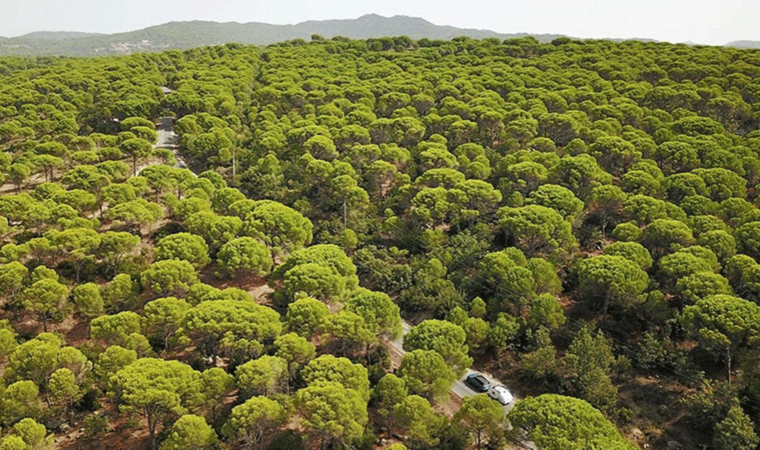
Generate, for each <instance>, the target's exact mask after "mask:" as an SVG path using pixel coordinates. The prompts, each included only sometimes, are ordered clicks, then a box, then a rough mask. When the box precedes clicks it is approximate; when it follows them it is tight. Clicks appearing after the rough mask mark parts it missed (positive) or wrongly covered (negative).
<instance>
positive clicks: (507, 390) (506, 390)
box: [493, 386, 509, 394]
mask: <svg viewBox="0 0 760 450" xmlns="http://www.w3.org/2000/svg"><path fill="white" fill-rule="evenodd" d="M493 390H494V391H498V392H506V393H507V394H509V389H507V388H505V387H504V386H496V387H494V388H493Z"/></svg>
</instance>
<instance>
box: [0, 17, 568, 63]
mask: <svg viewBox="0 0 760 450" xmlns="http://www.w3.org/2000/svg"><path fill="white" fill-rule="evenodd" d="M313 34H319V35H322V36H324V37H326V38H331V37H333V36H345V37H349V38H353V39H367V38H372V37H384V36H404V35H406V36H409V37H411V38H412V39H421V38H429V39H451V38H454V37H457V36H468V37H472V38H476V39H483V38H488V37H495V38H499V39H508V38H514V37H523V36H527V35H528V34H526V33H518V34H501V33H497V32H495V31H489V30H475V29H464V28H456V27H451V26H439V25H434V24H432V23H430V22H428V21H427V20H424V19H421V18H415V17H406V16H394V17H382V16H379V15H376V14H369V15H365V16H362V17H359V18H358V19H346V20H325V21H307V22H302V23H299V24H296V25H271V24H266V23H258V22H250V23H236V22H228V23H217V22H204V21H193V22H170V23H167V24H163V25H157V26H154V27H149V28H145V29H142V30H138V31H131V32H128V33H117V34H88V33H57V32H41V33H31V34H27V35H24V36H19V37H15V38H0V55H27V56H37V55H67V56H95V55H118V54H131V53H136V52H151V51H162V50H169V49H186V48H193V47H200V46H205V45H217V44H224V43H228V42H238V43H242V44H253V45H268V44H273V43H275V42H281V41H285V40H289V39H297V38H301V39H307V40H308V39H309V38H310V37H311V35H313ZM535 37H536V38H537V39H538V40H539V41H541V42H549V41H551V40H552V39H554V38H556V37H559V35H551V34H546V35H535Z"/></svg>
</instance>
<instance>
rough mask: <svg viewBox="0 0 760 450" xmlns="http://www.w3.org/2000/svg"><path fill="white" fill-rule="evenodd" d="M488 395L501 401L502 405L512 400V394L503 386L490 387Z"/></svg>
mask: <svg viewBox="0 0 760 450" xmlns="http://www.w3.org/2000/svg"><path fill="white" fill-rule="evenodd" d="M488 396H489V397H491V398H492V399H494V400H496V401H497V402H499V403H501V404H502V405H508V404H510V403H512V400H514V398H513V397H512V394H511V393H510V392H509V390H508V389H507V388H505V387H504V386H496V387H494V388H492V389H491V390H490V391H488Z"/></svg>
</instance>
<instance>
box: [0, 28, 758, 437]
mask: <svg viewBox="0 0 760 450" xmlns="http://www.w3.org/2000/svg"><path fill="white" fill-rule="evenodd" d="M0 74H2V80H0V149H1V150H2V151H1V152H0V174H2V175H1V177H0V181H2V182H3V184H2V187H1V188H0V189H1V191H0V192H1V194H0V239H2V243H1V245H2V247H0V305H2V314H1V315H0V374H1V377H0V426H2V436H0V449H42V448H50V446H51V445H62V444H61V443H62V442H65V441H66V440H67V439H70V438H72V436H75V435H76V436H77V437H76V438H74V439H76V446H77V448H96V447H97V446H98V445H100V444H101V443H103V442H112V441H113V442H123V443H126V444H124V445H130V446H134V447H135V448H137V447H139V446H141V445H145V446H150V448H151V449H161V450H164V449H186V448H194V449H198V450H201V449H208V450H210V449H218V448H230V449H233V448H235V449H237V448H241V449H242V448H245V449H254V448H255V449H260V448H267V449H281V448H287V449H290V450H297V449H311V448H320V449H321V450H326V449H341V448H357V449H372V448H392V449H394V450H397V449H402V448H408V449H433V448H440V449H462V450H464V449H469V448H478V449H481V448H492V449H497V448H504V447H505V446H506V445H507V444H508V443H509V442H510V441H518V442H527V441H530V442H532V443H534V444H535V445H536V447H537V448H538V449H541V450H550V449H566V448H605V449H606V448H620V449H632V448H636V447H637V446H638V447H641V448H648V447H649V446H651V447H652V448H673V446H676V447H677V446H678V445H682V446H683V447H684V448H696V447H697V446H698V445H704V446H707V447H709V448H711V449H715V450H729V449H732V450H737V449H741V450H745V449H746V450H752V449H755V448H757V446H758V444H759V443H760V438H758V434H757V433H758V431H760V430H758V429H757V428H758V426H759V424H760V371H758V360H757V357H756V355H757V351H758V344H759V343H760V287H759V286H760V264H758V259H757V258H760V209H758V190H757V186H758V183H759V182H760V131H758V128H759V126H760V51H751V50H737V49H729V48H717V47H704V46H686V45H682V44H678V45H672V44H665V43H643V42H635V41H627V42H621V43H615V42H610V41H575V40H571V39H556V40H555V41H553V42H551V43H546V44H542V43H539V42H538V41H536V40H535V39H533V38H521V39H510V40H507V41H500V40H498V39H483V40H474V39H470V38H456V39H453V40H450V41H438V40H430V39H421V40H416V41H415V40H412V39H410V38H408V37H393V38H392V37H389V38H381V39H367V40H350V39H345V38H340V37H338V38H332V39H324V38H321V37H320V36H314V37H313V38H312V39H311V41H310V42H307V41H306V40H302V39H296V40H292V41H288V42H283V43H279V44H275V45H271V46H268V47H249V46H243V45H239V44H227V45H222V46H213V47H204V48H197V49H193V50H187V51H181V52H180V51H167V52H163V53H156V54H140V55H134V56H129V57H118V58H116V57H112V58H94V59H78V58H52V57H39V58H33V59H32V58H28V59H27V58H10V57H9V58H0ZM468 369H472V370H475V371H482V372H487V373H488V374H490V375H491V376H492V378H493V379H494V380H500V382H501V383H503V384H505V385H506V386H507V387H508V388H509V389H510V390H511V391H512V392H513V394H515V397H516V398H517V399H518V400H516V401H515V404H514V405H510V406H509V408H507V409H510V408H511V407H512V406H514V408H513V409H511V412H509V414H508V415H506V417H505V410H504V408H502V406H501V405H500V404H498V403H497V402H495V401H493V400H491V399H489V398H488V397H486V396H485V395H475V392H473V391H471V390H467V389H469V388H466V387H464V385H460V383H461V378H462V377H463V376H464V375H465V374H466V373H468V372H467V371H468ZM458 380H460V381H458ZM461 392H466V393H465V394H462V393H461ZM461 397H464V398H461ZM519 399H523V400H519ZM510 425H511V426H510ZM137 429H142V430H143V431H142V433H136V432H135V431H136V430H137ZM80 432H81V434H79V433H80ZM74 433H76V434H74ZM671 442H672V444H671ZM54 443H55V444H54ZM676 444H677V445H676Z"/></svg>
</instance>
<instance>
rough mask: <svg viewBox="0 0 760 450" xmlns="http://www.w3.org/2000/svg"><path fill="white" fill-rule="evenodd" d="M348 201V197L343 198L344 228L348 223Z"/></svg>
mask: <svg viewBox="0 0 760 450" xmlns="http://www.w3.org/2000/svg"><path fill="white" fill-rule="evenodd" d="M347 203H348V202H347V201H346V198H345V197H344V198H343V228H345V227H346V223H348V204H347Z"/></svg>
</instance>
